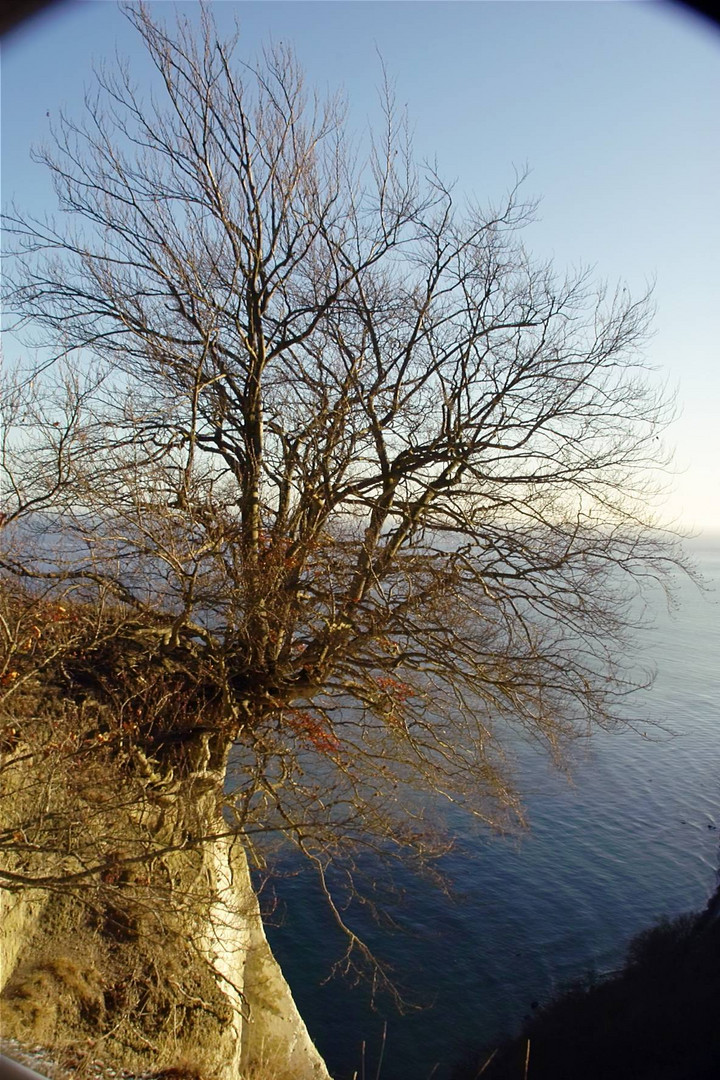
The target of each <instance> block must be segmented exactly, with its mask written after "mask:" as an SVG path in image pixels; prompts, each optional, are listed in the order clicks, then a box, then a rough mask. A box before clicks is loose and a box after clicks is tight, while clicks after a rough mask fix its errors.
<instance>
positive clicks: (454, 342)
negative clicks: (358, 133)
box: [2, 7, 678, 918]
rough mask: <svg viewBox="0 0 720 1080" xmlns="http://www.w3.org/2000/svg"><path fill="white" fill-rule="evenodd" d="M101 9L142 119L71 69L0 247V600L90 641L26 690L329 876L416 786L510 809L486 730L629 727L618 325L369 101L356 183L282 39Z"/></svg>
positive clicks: (630, 322) (638, 537)
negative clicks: (78, 92)
mask: <svg viewBox="0 0 720 1080" xmlns="http://www.w3.org/2000/svg"><path fill="white" fill-rule="evenodd" d="M128 17H129V18H130V20H131V21H132V22H133V24H134V25H135V27H136V29H137V31H138V33H139V34H140V35H141V37H142V39H143V41H144V43H145V45H146V47H147V50H148V54H149V56H150V58H151V59H152V61H153V63H154V65H155V69H156V74H157V86H156V87H155V88H154V90H153V93H152V96H150V95H149V94H146V95H143V93H142V92H141V91H140V90H139V89H138V88H137V87H136V86H135V85H134V83H133V81H132V78H131V76H130V73H129V71H128V70H126V69H125V68H124V67H122V66H119V67H117V68H116V69H114V70H112V71H110V70H101V71H100V72H99V73H98V75H97V85H96V90H95V92H94V93H93V94H92V95H89V96H88V98H87V110H86V114H85V119H84V121H82V122H79V121H75V120H73V119H71V118H68V117H63V118H62V119H61V121H60V123H59V126H58V128H57V130H56V132H55V136H56V145H55V148H54V151H53V152H52V153H49V152H47V153H46V152H43V153H42V154H40V155H39V156H40V159H41V160H42V161H43V162H45V163H46V164H47V166H48V168H49V169H50V170H51V172H52V176H53V179H54V182H55V187H56V191H57V196H58V200H59V207H60V213H59V217H58V219H57V221H55V220H50V219H47V220H46V219H43V220H38V219H34V218H30V217H27V216H23V215H22V214H21V213H19V212H15V213H12V214H10V215H9V216H8V217H7V219H6V228H7V229H8V230H9V232H10V233H11V234H14V236H15V240H16V243H15V246H14V250H13V253H12V256H11V267H10V272H9V275H8V280H9V287H8V299H7V303H8V306H9V308H10V309H11V310H14V311H16V312H17V313H18V315H19V318H20V325H22V326H23V327H25V329H26V331H27V333H28V335H30V336H31V337H32V340H33V343H34V344H35V345H36V346H38V347H40V348H41V352H40V356H41V359H42V362H41V363H39V364H38V365H37V367H36V369H35V371H34V372H33V379H34V382H33V383H32V389H28V388H29V387H30V384H29V383H28V384H26V392H27V393H30V394H31V395H32V394H34V395H35V397H34V398H33V403H32V407H30V405H28V404H27V403H26V404H25V405H24V406H23V409H24V410H25V411H24V412H22V410H20V413H22V416H21V415H20V413H18V423H19V435H17V436H16V435H15V434H14V428H13V425H12V424H9V425H8V426H7V434H6V440H5V444H4V454H3V469H4V473H5V499H6V505H5V508H4V515H5V516H4V521H5V523H6V526H5V530H4V535H5V539H6V543H5V550H4V554H3V561H2V567H3V572H4V574H5V577H6V581H12V580H13V579H14V580H17V581H22V582H24V586H23V587H24V588H26V589H27V590H29V593H31V594H32V595H33V596H34V595H36V591H37V589H38V588H42V589H43V590H45V592H47V590H48V588H49V587H50V586H53V588H55V589H57V590H60V591H63V595H66V594H67V592H68V590H70V591H71V592H72V595H73V596H74V597H76V600H77V603H80V604H84V605H95V607H94V608H93V610H95V611H97V610H99V609H98V605H100V606H101V607H102V610H103V612H104V614H103V618H104V619H106V620H108V619H109V620H110V622H111V623H112V626H113V632H112V634H107V633H97V632H96V631H93V635H94V636H92V639H91V641H90V643H89V644H88V646H87V647H86V648H85V649H84V650H74V651H73V650H66V653H65V654H64V656H63V660H62V665H61V670H60V668H55V669H53V670H54V671H55V675H54V676H53V677H54V678H55V679H56V682H57V685H58V686H61V687H62V688H64V689H63V693H65V694H68V693H69V692H70V690H69V688H71V687H78V686H82V687H83V688H84V690H83V693H85V694H86V695H88V694H89V695H91V696H92V699H93V700H95V701H100V702H102V703H104V706H103V707H109V706H110V705H112V708H113V709H114V710H115V712H114V715H115V716H116V717H117V716H120V715H121V714H122V715H124V713H123V710H127V709H128V708H129V706H128V705H127V704H123V702H125V703H127V702H130V701H132V702H134V703H135V705H134V706H133V707H137V716H135V721H134V723H135V727H133V728H131V731H132V740H131V742H132V751H133V753H135V754H136V759H135V760H136V761H137V753H142V755H143V758H144V759H145V762H146V763H147V765H148V767H149V768H151V769H152V770H154V771H156V772H158V773H160V774H163V775H166V776H167V775H170V773H171V772H172V773H174V774H176V775H177V774H178V772H181V771H182V770H183V769H185V770H186V771H194V772H195V773H197V769H198V764H197V762H198V760H199V759H200V758H203V755H204V758H203V760H204V762H205V765H206V766H207V768H208V770H209V771H210V772H213V770H214V772H213V775H215V777H216V783H217V786H218V794H219V795H220V794H222V784H223V779H225V780H226V793H225V796H224V798H225V802H226V806H227V807H228V808H229V809H226V814H227V815H230V816H228V817H227V819H226V820H227V821H228V822H230V821H231V820H232V825H231V826H229V827H232V828H236V829H237V830H239V831H240V833H241V834H243V835H244V836H245V837H246V839H247V840H248V842H249V841H250V840H251V839H252V834H253V830H258V831H261V832H262V831H265V832H271V831H272V830H280V831H282V832H283V833H284V834H285V835H287V836H290V837H291V838H292V839H293V840H294V841H295V842H296V843H297V844H298V845H299V846H300V847H301V848H302V849H303V850H304V851H305V852H306V853H307V854H308V855H309V856H310V857H311V858H312V859H314V860H315V861H316V863H317V865H318V867H319V868H320V870H321V871H322V870H323V868H324V866H325V858H326V855H327V852H328V850H329V845H331V843H332V842H333V841H334V840H335V839H337V838H338V837H341V836H362V835H364V836H366V837H368V836H371V835H377V834H379V835H381V836H384V837H386V838H388V837H390V838H391V840H392V842H393V843H397V844H398V845H402V844H404V843H405V842H406V841H407V842H411V841H412V839H413V836H414V837H415V839H416V840H417V839H418V838H419V837H420V836H421V835H422V825H421V824H420V823H419V819H420V817H421V807H422V799H420V798H418V795H417V793H418V792H426V791H430V792H435V793H438V794H439V795H440V796H441V797H442V798H445V799H449V800H452V801H458V802H460V803H462V804H463V805H465V806H467V807H468V808H469V809H471V810H472V811H473V812H474V813H476V814H478V815H479V816H480V817H481V818H483V819H484V820H489V821H492V822H498V821H499V820H502V819H503V815H504V814H506V813H508V812H510V813H511V814H514V813H519V809H518V803H517V799H516V794H515V792H514V789H513V786H512V783H511V771H508V769H507V768H506V763H505V756H506V751H507V748H508V746H510V747H512V740H513V739H515V738H516V737H517V735H516V734H515V733H517V732H519V733H520V734H521V735H522V736H523V737H529V738H531V739H534V740H537V741H538V742H540V743H541V744H542V745H544V746H545V747H546V748H547V749H548V751H549V752H550V753H551V754H552V755H553V756H554V757H556V758H557V760H562V755H563V752H564V750H565V749H566V748H567V745H568V743H569V741H570V740H572V739H573V738H575V737H576V736H578V735H585V734H587V733H588V732H589V731H591V730H592V728H593V727H596V726H598V725H600V726H607V725H611V724H613V723H616V722H619V721H622V720H623V719H627V718H628V715H629V714H628V713H627V711H626V698H627V695H628V693H629V692H630V691H631V690H632V689H633V688H634V686H635V685H636V682H635V680H634V679H633V677H632V673H631V671H630V670H629V669H626V668H625V666H624V663H625V660H626V656H627V651H626V645H627V642H628V640H629V636H631V633H632V631H633V629H634V626H635V623H636V615H637V605H636V600H637V595H638V592H639V590H640V589H641V587H642V586H643V584H644V583H646V582H648V581H656V580H663V581H664V580H665V579H666V577H667V573H668V571H669V570H670V569H672V567H673V566H675V565H677V562H678V553H677V551H676V549H675V548H674V546H673V543H672V541H671V540H670V539H668V535H667V534H664V533H662V532H660V531H659V530H658V529H657V528H656V523H655V521H654V519H653V515H652V510H651V506H652V498H653V494H654V483H655V479H654V478H655V477H656V476H657V472H656V469H657V466H658V447H659V445H660V444H659V442H658V436H659V432H660V431H661V429H662V428H663V426H664V424H665V423H666V421H667V420H668V418H669V411H668V407H667V404H666V402H665V401H664V400H663V398H662V396H661V395H660V394H658V393H657V392H656V391H655V390H654V389H653V387H652V384H651V383H649V382H648V381H646V378H645V370H644V360H643V355H642V352H641V346H642V343H643V341H644V339H645V335H646V331H647V325H648V316H649V306H648V303H647V300H646V299H642V300H640V301H632V300H631V299H630V298H629V297H628V294H627V292H626V291H625V290H624V289H622V290H618V291H617V292H616V293H614V294H613V293H607V292H606V291H604V290H603V289H594V288H593V286H592V284H591V282H590V280H589V278H588V276H587V275H586V274H584V273H581V274H579V275H574V276H570V277H562V276H558V275H557V274H556V273H555V272H554V271H553V270H552V269H551V267H550V266H548V265H545V264H539V263H537V262H534V261H533V260H532V259H531V258H530V256H529V255H528V254H527V253H526V251H525V249H524V248H523V246H522V242H521V237H520V231H521V229H522V227H523V226H524V225H525V224H526V223H527V222H528V221H529V220H530V218H531V216H532V212H533V207H532V206H530V205H528V204H526V203H524V202H522V201H521V199H520V195H519V188H518V187H517V186H516V187H515V188H513V190H512V191H511V192H510V193H509V195H508V196H507V198H506V199H505V200H504V202H503V203H502V205H500V206H498V207H489V208H483V207H481V206H479V205H462V206H459V205H458V204H457V201H456V199H455V198H454V195H453V191H452V189H451V187H450V186H448V185H447V184H445V183H444V182H443V180H442V179H441V178H440V176H439V175H438V173H437V172H436V171H435V170H434V169H432V168H429V167H427V166H416V165H415V163H414V161H413V158H412V150H411V147H410V145H409V141H408V139H407V137H406V130H405V127H404V125H403V123H402V117H398V116H397V114H396V111H395V109H394V106H393V102H392V95H391V94H389V93H386V95H385V97H384V103H385V112H384V118H385V124H384V127H383V128H382V130H379V131H376V132H375V133H374V134H373V135H372V136H371V137H370V138H369V141H368V149H367V153H365V154H364V155H363V154H362V153H361V146H360V145H359V144H356V143H353V142H352V141H351V140H350V139H349V137H348V134H347V131H346V124H345V118H344V112H343V106H342V103H341V102H339V101H337V100H329V101H326V100H320V99H318V98H317V97H313V96H311V95H308V94H307V93H306V91H305V90H304V88H303V81H302V74H301V72H300V71H299V70H298V67H297V65H296V62H295V60H294V58H293V55H292V53H291V52H290V51H289V50H288V49H287V48H285V47H284V46H279V47H277V48H274V49H270V50H268V51H266V52H264V53H263V55H262V58H261V59H260V61H259V62H258V63H257V64H255V65H253V64H247V63H240V62H239V61H238V60H237V59H236V42H235V40H230V41H221V40H220V39H219V37H218V34H217V31H216V28H215V26H214V24H213V20H212V16H211V14H210V13H209V12H208V11H207V10H204V11H203V13H202V16H201V28H200V32H199V33H196V29H195V27H194V26H192V25H191V24H190V23H189V22H188V21H184V20H180V22H179V24H178V27H177V29H176V31H175V33H174V35H171V33H170V31H168V30H166V29H165V28H164V27H163V26H161V25H160V24H158V23H156V22H154V21H153V20H152V19H151V17H150V14H149V13H148V10H147V9H146V8H144V7H132V8H130V9H128ZM22 417H25V419H22ZM31 533H32V534H33V535H34V536H35V542H36V543H37V544H40V545H41V546H42V544H45V545H47V543H48V540H47V537H48V536H51V535H54V536H55V538H56V543H57V546H56V548H55V552H54V555H53V558H52V560H50V559H49V558H48V555H47V551H45V554H43V552H42V551H41V550H40V549H38V550H36V553H35V558H34V560H33V559H30V558H29V556H28V544H29V543H30V538H31ZM40 534H44V536H45V540H42V537H41V535H40ZM51 562H52V565H51ZM6 587H7V586H6ZM33 590H35V592H33ZM51 593H52V589H51ZM101 621H102V620H101ZM103 625H104V624H103ZM121 676H122V680H124V681H123V682H122V694H121V693H120V690H119V687H120V682H119V680H120V678H121ZM63 680H64V681H63ZM8 690H12V687H9V688H8ZM13 692H14V691H13ZM123 695H124V696H123ZM153 695H155V696H154V697H153ZM163 695H164V696H163ZM161 698H162V706H160V704H159V702H160V699H161ZM180 704H182V707H180ZM133 715H135V714H133ZM108 723H109V721H108ZM125 738H126V742H125V743H124V744H123V745H127V735H126V736H125ZM231 748H234V749H233V751H232V753H230V751H231ZM228 755H230V757H229V767H228V766H227V762H228ZM191 760H192V763H193V764H192V769H191V768H190V765H189V764H188V762H190V761H191ZM312 760H314V764H312V763H311V761H312ZM232 815H234V817H232ZM89 865H95V864H89ZM98 865H99V864H98ZM336 914H338V918H340V917H341V916H340V915H339V913H338V912H336Z"/></svg>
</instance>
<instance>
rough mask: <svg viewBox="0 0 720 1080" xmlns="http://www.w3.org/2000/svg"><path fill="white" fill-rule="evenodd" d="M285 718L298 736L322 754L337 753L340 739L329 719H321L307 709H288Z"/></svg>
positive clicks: (284, 714)
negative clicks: (331, 726) (328, 722)
mask: <svg viewBox="0 0 720 1080" xmlns="http://www.w3.org/2000/svg"><path fill="white" fill-rule="evenodd" d="M283 719H284V720H285V723H286V724H287V726H288V727H289V728H290V729H291V731H292V732H293V733H294V734H295V735H297V737H298V738H299V739H300V740H301V741H302V742H304V743H307V744H308V745H309V746H312V748H313V749H314V750H317V751H318V752H319V753H321V754H336V753H337V752H338V751H339V750H340V741H339V739H338V738H337V736H336V735H335V733H334V732H333V731H332V730H331V729H330V727H329V725H328V724H327V721H325V720H321V719H319V718H318V717H317V716H314V715H313V714H312V713H311V712H308V711H307V710H306V709H286V710H285V711H284V713H283Z"/></svg>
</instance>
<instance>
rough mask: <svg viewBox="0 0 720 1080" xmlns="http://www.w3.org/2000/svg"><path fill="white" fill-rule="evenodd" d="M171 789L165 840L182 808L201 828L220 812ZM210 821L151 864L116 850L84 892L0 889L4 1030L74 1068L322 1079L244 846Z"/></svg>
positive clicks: (0, 1020) (182, 818)
mask: <svg viewBox="0 0 720 1080" xmlns="http://www.w3.org/2000/svg"><path fill="white" fill-rule="evenodd" d="M177 794H181V795H182V797H181V798H177V797H176V798H174V799H173V800H172V803H171V804H166V805H165V806H164V807H163V808H162V815H161V818H160V817H159V818H158V823H157V826H158V828H159V829H162V830H163V832H164V834H166V838H167V840H168V845H167V846H168V847H169V848H170V847H172V846H173V844H172V843H171V840H172V835H177V834H178V832H179V830H180V829H182V830H186V829H187V824H188V822H187V808H188V806H192V812H193V815H194V819H195V821H194V823H195V825H196V824H197V820H198V816H200V817H202V816H204V817H205V819H206V821H205V824H207V823H208V822H209V823H210V824H212V815H213V814H214V815H217V810H216V809H215V807H214V800H213V799H212V798H210V797H209V796H207V797H206V796H204V795H203V794H202V793H200V794H199V795H193V793H192V792H190V791H185V792H182V793H177ZM188 799H192V801H191V802H188ZM173 819H176V820H173ZM215 824H216V826H217V825H220V826H221V827H219V828H218V827H215V828H208V829H207V830H206V831H205V835H211V836H213V835H214V836H215V838H214V839H212V840H209V841H206V842H204V843H202V844H199V845H195V846H194V847H189V848H182V847H181V849H180V850H173V851H170V852H168V853H167V854H165V855H163V856H162V858H159V859H157V860H155V861H154V862H153V863H152V864H151V865H147V864H144V863H138V864H134V865H133V866H132V867H130V868H128V867H127V866H125V867H124V868H123V864H122V863H121V862H120V861H119V862H118V872H117V875H116V877H114V876H113V875H112V874H108V875H106V876H107V877H108V878H109V880H108V881H104V882H103V883H101V884H98V885H97V886H88V887H87V888H86V889H85V890H79V889H76V890H68V891H66V892H62V891H59V892H51V893H49V894H40V893H37V894H36V893H30V892H27V893H26V894H22V893H20V894H18V893H8V892H6V893H4V894H0V902H1V903H2V914H3V916H4V918H3V919H2V923H1V925H2V934H1V935H0V987H1V988H2V993H1V994H0V1032H2V1034H3V1036H5V1037H6V1038H10V1039H15V1040H17V1042H18V1043H20V1044H26V1045H33V1046H35V1045H42V1046H46V1047H48V1048H49V1050H50V1051H51V1053H52V1055H53V1057H54V1058H55V1059H56V1060H58V1061H60V1062H61V1063H62V1062H63V1061H65V1062H68V1063H71V1062H74V1063H75V1067H77V1065H79V1064H82V1063H83V1062H88V1061H90V1060H94V1061H100V1062H103V1063H107V1065H108V1066H112V1067H114V1068H122V1069H128V1070H132V1071H136V1072H138V1073H149V1072H153V1073H156V1072H157V1071H158V1070H161V1069H163V1068H168V1069H169V1068H178V1069H184V1070H186V1075H195V1076H197V1077H201V1078H205V1077H208V1078H212V1080H243V1078H244V1077H246V1076H250V1075H252V1076H253V1077H257V1078H262V1080H264V1078H265V1077H266V1076H267V1077H268V1078H270V1077H271V1078H272V1080H329V1074H328V1072H327V1069H326V1067H325V1064H324V1062H323V1061H322V1059H321V1057H320V1055H319V1053H318V1052H317V1050H316V1049H315V1047H314V1045H313V1043H312V1041H311V1039H310V1037H309V1035H308V1032H307V1029H306V1027H305V1024H304V1022H303V1020H302V1018H301V1017H300V1015H299V1013H298V1010H297V1007H296V1005H295V1002H294V1001H293V997H292V994H291V992H290V988H289V986H288V985H287V983H286V981H285V979H284V977H283V975H282V972H281V970H280V968H279V966H278V964H277V962H276V960H275V958H274V957H273V955H272V952H271V951H270V947H269V945H268V942H267V939H266V937H265V933H264V929H263V925H262V920H261V916H260V910H259V906H258V901H257V897H256V896H255V893H254V891H253V889H252V885H251V881H250V875H249V871H248V865H247V859H246V856H245V852H244V850H243V848H242V847H241V845H240V844H239V843H238V842H237V841H236V840H233V839H232V838H229V837H227V836H223V835H222V833H223V832H225V831H226V830H225V829H224V828H223V827H222V825H223V823H222V821H221V819H219V818H218V819H217V820H216V822H215ZM171 834H172V835H171ZM183 834H184V835H186V832H184V833H183ZM218 834H220V835H218ZM121 839H122V838H119V842H120V841H121Z"/></svg>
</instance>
